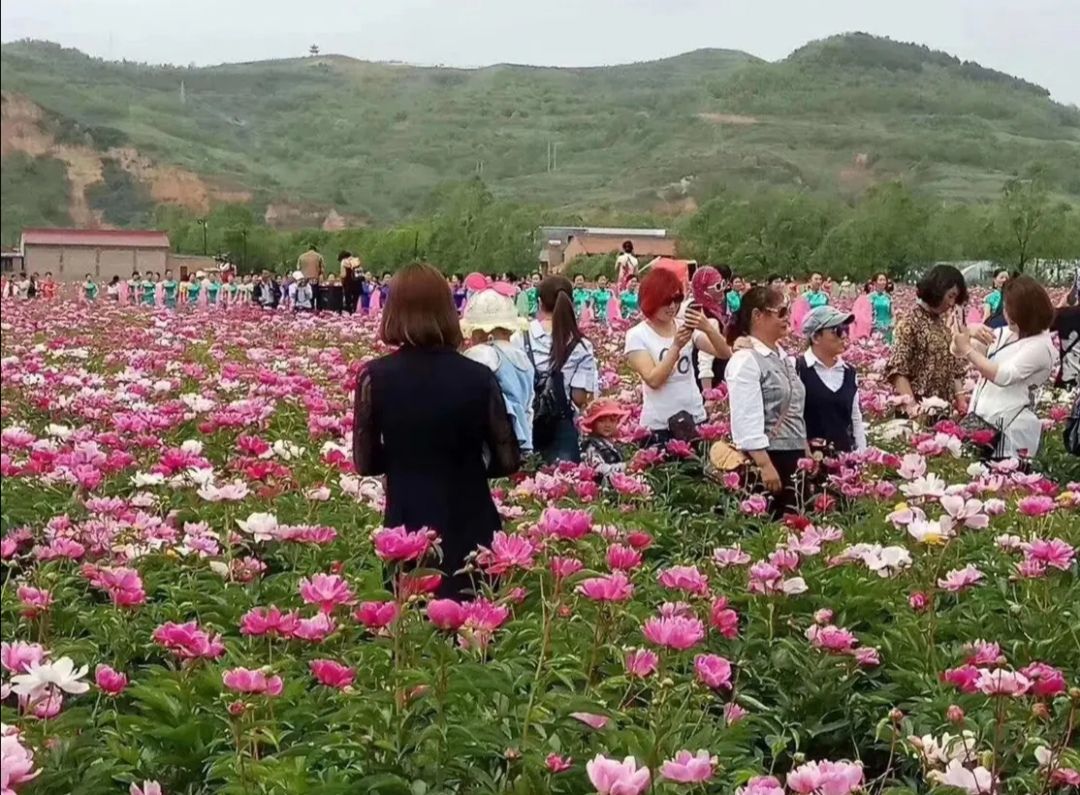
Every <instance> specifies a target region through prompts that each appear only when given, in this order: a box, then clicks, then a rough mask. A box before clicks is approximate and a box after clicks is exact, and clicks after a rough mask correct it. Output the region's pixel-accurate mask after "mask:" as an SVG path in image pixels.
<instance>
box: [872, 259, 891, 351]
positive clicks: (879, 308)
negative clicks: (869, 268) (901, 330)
mask: <svg viewBox="0 0 1080 795" xmlns="http://www.w3.org/2000/svg"><path fill="white" fill-rule="evenodd" d="M870 309H871V311H872V313H873V319H874V331H876V332H877V333H878V334H880V335H881V336H882V337H884V338H885V341H886V342H889V343H891V342H892V340H893V311H892V296H891V295H889V277H888V276H886V275H885V274H884V273H879V274H878V275H877V276H875V277H874V283H873V289H872V290H871V291H870Z"/></svg>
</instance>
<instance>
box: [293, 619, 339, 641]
mask: <svg viewBox="0 0 1080 795" xmlns="http://www.w3.org/2000/svg"><path fill="white" fill-rule="evenodd" d="M335 629H337V625H336V624H335V623H334V619H333V618H331V617H330V614H329V613H324V612H322V611H319V612H318V613H316V614H315V615H314V616H312V617H311V618H301V619H299V620H298V621H297V622H296V627H295V628H294V629H293V633H292V636H293V637H294V638H298V639H299V640H306V641H307V642H308V643H322V642H323V641H324V640H326V639H327V638H328V637H330V635H331V634H332V633H333V631H334V630H335Z"/></svg>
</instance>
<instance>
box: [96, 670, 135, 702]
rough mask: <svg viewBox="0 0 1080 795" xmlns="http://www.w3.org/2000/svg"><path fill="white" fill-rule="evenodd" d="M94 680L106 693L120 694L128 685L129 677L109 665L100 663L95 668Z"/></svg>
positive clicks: (109, 694)
mask: <svg viewBox="0 0 1080 795" xmlns="http://www.w3.org/2000/svg"><path fill="white" fill-rule="evenodd" d="M94 682H95V683H96V684H97V686H98V689H99V690H101V692H102V693H104V694H105V695H107V696H118V695H120V694H121V693H123V692H124V689H125V688H126V687H127V685H128V678H127V676H125V675H124V674H122V673H119V672H118V671H114V670H113V669H112V668H110V667H109V666H108V665H99V666H98V667H97V668H95V669H94Z"/></svg>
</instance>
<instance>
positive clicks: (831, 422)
mask: <svg viewBox="0 0 1080 795" xmlns="http://www.w3.org/2000/svg"><path fill="white" fill-rule="evenodd" d="M626 253H630V252H626ZM638 275H639V274H638V272H637V270H636V263H635V267H633V269H632V270H631V268H628V267H626V266H625V265H620V267H619V275H618V281H617V282H616V287H615V288H614V290H613V289H612V288H611V287H610V286H609V284H608V283H607V282H606V280H597V282H596V284H595V285H594V286H588V285H586V284H585V283H584V281H583V280H580V279H575V280H574V281H573V282H571V281H569V280H568V279H566V278H564V277H562V276H548V277H547V278H543V279H541V278H539V277H538V276H534V277H530V278H529V279H527V280H526V281H525V282H524V283H521V284H514V283H513V282H512V281H511V280H509V279H492V278H490V277H485V276H481V275H479V274H472V275H471V276H469V277H466V278H465V279H458V278H456V277H452V278H451V279H449V280H448V279H447V278H446V277H444V276H443V275H442V274H441V273H440V272H439V271H437V270H436V269H435V268H433V267H431V266H429V265H425V264H414V265H410V266H407V267H405V268H404V269H402V270H401V271H400V272H399V273H398V274H397V275H396V276H394V277H393V279H392V280H391V281H390V283H389V291H388V294H387V296H386V302H385V306H384V308H383V310H382V317H381V323H380V336H381V339H382V341H383V342H384V343H386V344H387V345H389V346H392V347H395V348H396V350H395V351H394V352H393V353H390V354H388V355H386V356H384V357H381V358H379V359H377V360H375V361H373V362H370V363H368V364H367V365H366V366H365V367H364V368H363V370H362V373H361V375H360V377H359V379H358V386H357V390H356V406H355V412H354V430H353V443H354V453H355V464H356V468H357V471H358V472H359V473H360V474H362V475H385V476H386V484H387V505H386V522H387V523H388V524H389V525H397V524H404V525H406V526H407V527H411V528H415V527H432V528H434V529H437V530H438V532H439V533H440V535H441V536H442V538H443V539H444V540H445V542H446V544H447V547H446V548H445V549H444V550H443V555H444V559H443V562H442V564H441V565H442V568H443V569H444V571H445V572H446V573H447V574H450V575H455V577H454V578H451V579H450V580H449V581H448V584H447V585H446V586H445V589H446V592H447V593H457V592H459V591H460V589H462V588H466V587H468V583H467V580H465V579H461V577H462V576H463V575H462V574H461V572H462V566H463V564H464V561H465V560H466V558H467V557H468V555H469V554H470V552H471V551H473V550H475V549H476V548H477V546H479V545H484V544H487V543H488V542H489V541H490V540H491V537H492V534H493V533H494V532H495V530H497V529H498V528H499V526H500V522H499V516H498V512H497V510H496V507H495V504H494V502H493V500H492V498H491V494H490V491H489V489H488V487H487V482H486V481H487V479H488V478H490V477H499V476H504V475H506V474H508V473H511V472H514V471H516V470H518V469H519V468H520V467H522V466H523V465H524V462H526V461H527V460H529V458H530V457H532V456H535V457H536V458H537V460H538V461H543V462H546V463H558V462H571V463H579V462H584V463H586V464H587V465H589V466H591V467H593V468H595V470H596V471H598V472H599V473H600V474H601V475H603V476H605V477H610V478H614V477H615V476H616V475H617V474H618V473H621V472H623V470H624V469H625V467H626V466H627V462H628V460H629V458H630V457H631V456H632V455H633V451H634V450H637V449H641V448H656V449H668V450H671V449H676V448H674V447H673V445H675V444H679V445H690V446H691V449H693V447H694V446H696V447H697V448H698V449H699V451H700V452H701V458H702V459H703V460H706V461H707V462H708V463H707V465H706V466H705V467H704V469H705V471H706V474H711V475H714V476H715V475H719V476H723V475H725V474H727V473H729V472H737V473H738V474H739V477H740V478H745V479H746V480H745V481H744V482H747V483H749V484H751V485H753V484H756V485H757V488H759V489H761V490H762V491H764V492H768V493H769V494H770V495H771V509H772V512H773V514H774V515H776V516H781V515H783V514H784V513H786V512H789V511H794V510H800V509H801V508H802V507H803V500H805V499H807V495H808V493H809V492H808V489H810V488H812V487H813V484H814V481H815V478H816V474H815V472H816V470H818V469H820V468H821V466H822V462H823V460H824V459H826V458H829V459H835V458H838V457H842V456H844V455H846V454H849V453H856V454H857V453H859V452H860V451H862V450H865V449H866V448H867V445H868V440H867V431H866V426H865V423H864V421H863V417H862V413H861V410H860V398H859V383H858V378H857V375H856V371H855V368H854V367H852V366H851V365H849V364H847V363H846V362H845V361H844V354H845V351H846V350H847V349H848V346H849V344H850V343H851V341H852V340H853V339H857V338H859V337H864V336H867V335H870V334H878V335H881V336H882V337H884V338H886V339H889V340H893V338H895V341H894V344H893V345H892V348H891V355H890V357H889V360H888V363H887V366H886V372H885V377H886V378H887V379H888V381H889V383H891V385H892V387H893V389H894V392H895V398H894V403H895V405H896V408H897V411H898V414H901V415H906V416H908V417H911V418H922V417H923V415H926V416H929V417H931V418H933V419H937V418H940V417H944V416H946V415H947V414H949V413H951V414H952V416H954V417H956V418H957V419H958V420H959V421H960V422H961V424H962V425H963V427H965V428H967V429H968V430H969V431H970V434H971V438H972V439H973V440H974V441H975V442H976V443H977V444H979V445H980V446H981V448H982V449H983V451H984V454H985V456H986V457H987V458H1005V457H1013V458H1017V459H1019V460H1020V462H1021V465H1024V464H1025V462H1028V461H1030V459H1031V458H1032V457H1033V456H1034V455H1035V454H1036V453H1037V451H1038V450H1039V447H1040V443H1041V438H1040V437H1041V434H1042V421H1041V420H1040V418H1039V417H1038V415H1037V414H1036V413H1035V409H1034V404H1033V402H1032V401H1033V390H1035V389H1037V388H1038V387H1039V386H1041V385H1043V384H1046V383H1047V382H1048V381H1050V380H1051V378H1052V377H1053V376H1054V373H1055V372H1058V373H1060V369H1059V364H1058V358H1059V351H1058V350H1057V349H1056V348H1055V346H1054V345H1053V344H1052V342H1051V336H1050V329H1051V327H1052V326H1053V324H1054V323H1055V320H1056V318H1057V317H1058V316H1059V315H1060V314H1061V313H1060V312H1058V311H1056V310H1055V307H1054V306H1053V304H1052V302H1051V298H1050V296H1049V294H1048V293H1047V291H1046V290H1045V288H1044V287H1043V286H1042V285H1041V284H1039V283H1038V282H1037V281H1036V280H1035V279H1032V278H1031V277H1028V276H1022V275H1018V276H1015V277H1010V278H1008V279H1005V280H1002V281H1000V282H999V283H997V286H996V290H998V291H999V292H1000V295H999V297H997V298H992V299H988V300H987V302H986V306H987V307H988V308H989V310H990V311H989V313H987V314H986V315H985V317H982V318H974V317H973V313H972V312H969V313H968V314H967V315H964V314H963V307H964V306H965V305H966V304H967V303H968V291H967V285H966V283H965V280H964V278H963V276H962V275H961V274H960V272H959V271H957V270H956V269H955V268H953V267H951V266H947V265H939V266H936V267H934V268H931V269H930V270H929V271H928V272H927V273H926V274H925V275H924V276H923V277H922V278H921V279H920V281H919V283H918V285H917V288H916V291H917V296H918V302H917V304H916V306H915V307H914V308H913V309H911V311H910V312H908V313H907V314H905V316H904V317H902V318H901V319H900V320H899V322H898V323H895V324H894V322H893V307H892V302H891V297H890V296H891V293H892V284H891V282H890V281H889V279H888V277H887V276H886V275H884V274H881V275H878V276H877V277H875V278H874V279H872V280H870V281H869V282H868V283H867V284H866V285H865V286H864V288H863V290H862V292H861V297H857V298H856V299H855V303H856V305H857V306H858V309H857V310H852V311H847V310H844V309H841V308H839V307H838V306H837V305H836V303H837V300H836V299H834V293H839V292H840V291H839V290H837V289H836V288H835V286H833V285H829V284H828V283H827V282H826V280H824V279H823V278H821V276H820V274H812V275H811V277H810V279H809V280H808V282H807V284H806V285H805V286H804V287H794V288H793V286H792V285H790V284H788V283H786V281H785V280H784V279H782V278H780V277H775V278H769V279H767V280H766V281H765V282H763V283H760V284H754V283H752V282H750V281H747V280H742V279H739V278H737V277H736V276H735V275H734V274H732V273H731V272H730V270H729V269H727V268H726V267H708V266H706V267H698V268H691V269H690V272H688V273H686V274H682V276H688V277H689V278H681V275H680V274H679V273H677V272H676V271H673V270H670V269H667V268H661V267H656V268H652V269H650V270H649V271H648V272H647V273H646V274H645V275H644V276H643V277H642V278H641V282H640V287H638V286H637V277H638ZM619 283H622V285H623V290H624V291H632V292H633V294H634V296H635V298H636V299H637V301H636V305H635V304H631V305H630V308H631V311H630V312H628V313H626V314H627V316H628V317H627V318H626V319H627V320H629V321H632V322H630V323H628V324H624V325H621V326H619V329H620V330H621V329H623V328H625V329H626V330H625V344H624V352H625V359H626V364H627V366H628V368H629V369H630V370H631V371H632V372H633V373H634V374H635V375H636V376H637V378H638V380H639V382H640V389H641V396H642V401H641V408H640V413H639V414H637V418H636V422H633V423H631V418H632V417H633V416H634V414H635V412H634V410H633V409H632V408H631V407H628V406H624V405H621V404H620V403H619V402H618V401H616V400H613V399H611V398H601V397H600V396H599V394H598V393H599V387H598V371H597V360H596V355H595V351H594V349H593V346H592V343H591V342H590V341H589V339H588V337H587V336H586V332H587V331H588V330H589V329H590V328H592V326H591V324H592V323H598V322H603V321H601V318H604V317H607V316H608V315H607V312H606V310H607V309H608V308H609V307H610V306H611V302H612V301H613V300H615V293H616V292H618V285H619ZM848 289H850V285H849V286H848ZM1076 292H1077V291H1076V290H1075V289H1074V291H1073V293H1072V295H1071V300H1072V301H1073V303H1075V302H1076V299H1077V295H1076ZM851 294H853V295H859V291H858V288H855V289H854V290H852V291H851ZM620 303H621V297H620ZM980 311H981V308H980ZM1070 311H1071V310H1070ZM996 313H1000V315H1001V316H1002V317H1003V318H1004V319H1005V323H1004V324H1003V325H998V326H996V327H995V326H992V325H991V324H990V322H989V321H990V320H991V319H992V318H993V317H995V314H996ZM984 320H985V321H986V322H983V321H984ZM634 321H636V322H634ZM791 340H796V341H799V340H801V341H802V344H798V342H797V343H796V345H797V347H798V348H799V350H798V351H792V352H789V351H788V350H787V349H786V348H785V347H784V346H785V345H790V344H791ZM969 366H970V367H973V368H974V369H975V371H977V373H978V375H979V380H978V385H977V386H976V388H975V390H974V393H973V395H972V396H971V397H970V399H968V398H967V397H966V396H965V395H964V393H963V391H962V389H961V381H962V377H963V376H964V374H965V372H966V371H967V369H968V367H969ZM721 382H723V383H724V384H725V385H726V397H727V400H728V401H729V403H730V417H731V438H732V443H731V444H728V443H726V442H723V441H713V442H712V443H706V442H705V441H704V440H703V438H702V437H703V433H702V431H703V430H705V429H703V424H704V423H706V421H707V414H706V409H705V396H706V395H708V396H710V397H714V398H715V397H718V396H723V392H711V391H710V390H711V389H713V387H714V385H719V384H720V383H721ZM631 426H632V427H631ZM710 438H714V436H713V435H710ZM679 449H686V448H685V447H682V448H679ZM818 483H819V484H820V481H818Z"/></svg>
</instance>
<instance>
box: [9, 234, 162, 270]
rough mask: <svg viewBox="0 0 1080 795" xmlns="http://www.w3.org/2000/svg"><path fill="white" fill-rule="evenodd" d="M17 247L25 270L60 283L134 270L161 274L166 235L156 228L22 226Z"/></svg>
mask: <svg viewBox="0 0 1080 795" xmlns="http://www.w3.org/2000/svg"><path fill="white" fill-rule="evenodd" d="M20 249H21V252H22V256H23V263H24V267H25V269H26V271H27V272H28V273H37V274H38V275H39V276H44V275H45V274H46V273H51V274H52V275H53V278H55V279H56V280H57V281H62V282H78V281H81V280H82V279H84V278H86V276H87V275H89V276H91V277H93V278H95V279H97V280H99V281H108V280H109V279H111V278H112V277H113V276H119V277H121V278H123V279H126V278H128V277H130V276H131V274H132V273H134V272H136V271H138V272H139V273H144V272H146V271H150V272H152V273H164V272H165V270H166V269H167V268H168V267H169V265H168V261H169V236H168V235H167V234H166V233H165V232H161V231H157V230H129V229H24V230H23V233H22V242H21V244H20Z"/></svg>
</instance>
